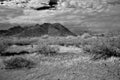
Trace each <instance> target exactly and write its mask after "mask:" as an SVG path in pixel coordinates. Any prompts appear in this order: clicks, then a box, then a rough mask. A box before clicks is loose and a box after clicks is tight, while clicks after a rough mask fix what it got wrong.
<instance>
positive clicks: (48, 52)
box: [39, 46, 58, 56]
mask: <svg viewBox="0 0 120 80" xmlns="http://www.w3.org/2000/svg"><path fill="white" fill-rule="evenodd" d="M57 51H58V49H57V48H54V47H50V46H42V47H41V48H40V47H39V53H40V54H43V55H45V56H53V55H56V54H57Z"/></svg>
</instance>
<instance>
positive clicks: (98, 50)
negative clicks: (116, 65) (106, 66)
mask: <svg viewBox="0 0 120 80" xmlns="http://www.w3.org/2000/svg"><path fill="white" fill-rule="evenodd" d="M116 43H118V42H117V41H116V40H111V39H110V38H99V39H96V40H94V41H92V42H91V43H90V44H89V45H85V46H84V48H83V50H84V51H85V52H87V53H89V54H92V55H93V56H94V57H93V59H101V58H103V59H106V58H108V57H112V56H114V57H120V48H119V46H118V45H120V43H119V44H116Z"/></svg>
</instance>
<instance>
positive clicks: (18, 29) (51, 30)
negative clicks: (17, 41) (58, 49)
mask: <svg viewBox="0 0 120 80" xmlns="http://www.w3.org/2000/svg"><path fill="white" fill-rule="evenodd" d="M43 35H49V36H68V35H72V36H76V34H74V33H72V32H71V31H70V30H69V29H67V28H66V27H64V26H63V25H61V24H60V23H53V24H51V23H44V24H41V25H40V24H35V25H31V26H24V27H23V26H20V25H18V26H14V27H12V28H9V29H8V30H0V36H16V37H39V36H43Z"/></svg>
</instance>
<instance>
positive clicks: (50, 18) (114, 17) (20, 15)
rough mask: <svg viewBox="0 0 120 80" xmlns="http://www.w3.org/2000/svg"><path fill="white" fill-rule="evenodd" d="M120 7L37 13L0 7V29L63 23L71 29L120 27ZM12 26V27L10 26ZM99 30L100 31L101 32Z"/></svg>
mask: <svg viewBox="0 0 120 80" xmlns="http://www.w3.org/2000/svg"><path fill="white" fill-rule="evenodd" d="M119 14H120V6H116V7H110V8H109V9H108V8H105V9H98V10H96V9H95V10H92V9H82V8H64V9H58V10H42V11H35V10H32V9H21V8H8V7H7V8H6V7H1V6H0V25H2V26H0V29H6V28H7V26H6V25H9V24H31V23H39V24H42V23H45V22H50V23H56V22H57V23H62V24H63V25H65V26H67V27H68V26H70V27H81V26H82V27H84V26H85V27H86V26H87V27H90V28H91V29H99V28H100V29H101V28H105V27H107V28H108V27H109V28H115V27H117V28H118V27H120V26H119V25H120V22H119V21H120V15H119ZM10 26H11V25H10ZM100 29H99V30H100Z"/></svg>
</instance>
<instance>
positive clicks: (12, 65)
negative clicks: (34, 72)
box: [3, 57, 35, 69]
mask: <svg viewBox="0 0 120 80" xmlns="http://www.w3.org/2000/svg"><path fill="white" fill-rule="evenodd" d="M3 63H4V65H5V68H6V69H22V68H27V69H30V68H32V67H34V65H35V63H34V62H33V61H31V60H28V59H25V58H23V57H12V58H10V59H7V60H4V61H3Z"/></svg>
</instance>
